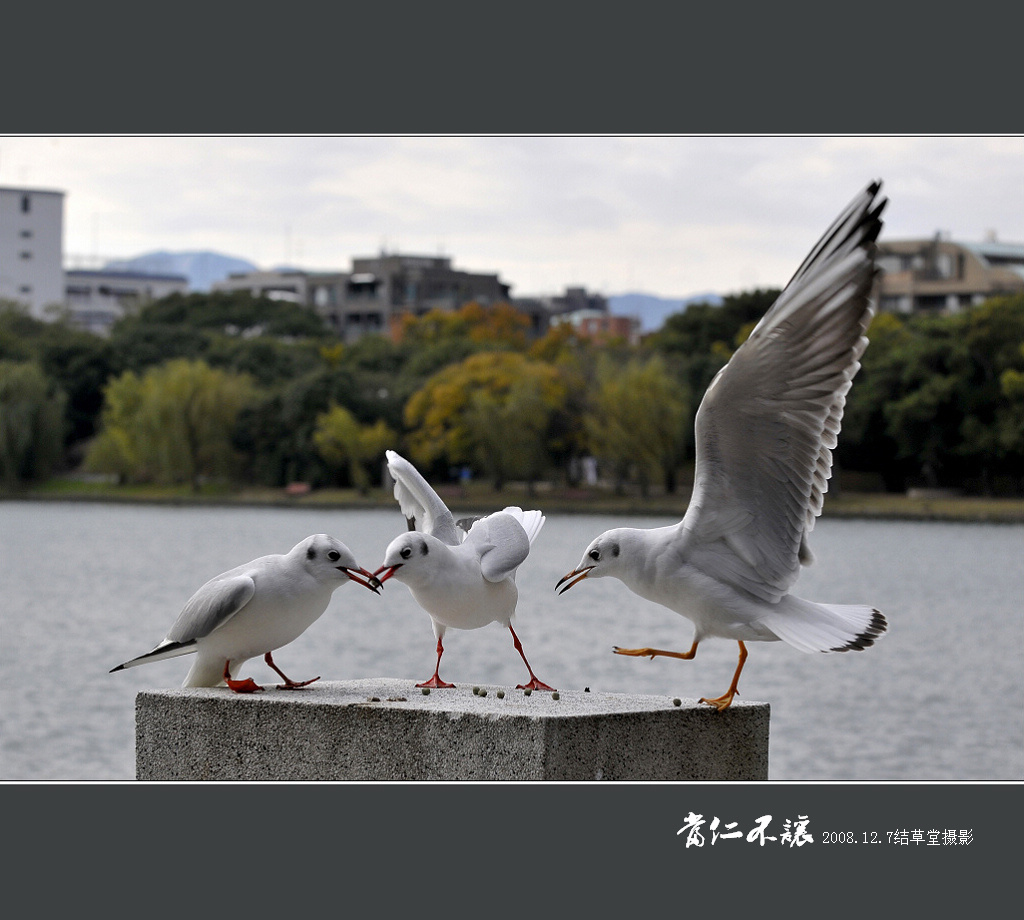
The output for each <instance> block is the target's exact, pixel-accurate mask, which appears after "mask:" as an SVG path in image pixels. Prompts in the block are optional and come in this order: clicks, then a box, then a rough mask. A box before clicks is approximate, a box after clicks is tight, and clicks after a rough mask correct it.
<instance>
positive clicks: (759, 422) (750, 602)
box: [555, 182, 888, 711]
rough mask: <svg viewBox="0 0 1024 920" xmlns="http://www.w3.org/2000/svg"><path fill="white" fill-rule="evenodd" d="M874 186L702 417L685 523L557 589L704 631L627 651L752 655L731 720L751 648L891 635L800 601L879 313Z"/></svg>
mask: <svg viewBox="0 0 1024 920" xmlns="http://www.w3.org/2000/svg"><path fill="white" fill-rule="evenodd" d="M880 190H881V183H878V182H873V183H871V184H870V185H868V186H867V188H865V189H864V191H863V192H861V193H860V194H859V195H858V196H857V197H856V198H855V199H854V200H853V201H852V202H851V203H850V204H849V205H848V206H847V208H846V209H845V210H844V211H843V212H842V213H841V214H840V215H839V217H838V218H837V219H836V220H835V222H834V223H833V224H832V226H831V227H829V229H828V230H827V231H826V233H825V234H824V235H823V236H822V238H821V239H820V240H819V241H818V242H817V244H816V245H815V246H814V247H813V249H812V250H811V252H810V253H809V254H808V256H807V258H806V259H805V260H804V262H803V264H802V265H801V266H800V267H799V268H798V269H797V271H796V273H795V274H794V275H793V277H792V279H791V280H790V281H789V284H788V285H787V286H786V288H785V289H784V290H783V291H782V293H781V294H780V295H779V297H778V299H777V300H776V301H775V303H774V304H773V305H772V307H771V308H770V309H769V310H768V312H767V313H766V314H765V315H764V317H763V318H762V319H761V321H760V322H759V323H758V324H757V325H756V326H755V328H754V330H753V331H752V332H751V334H750V336H749V338H748V339H747V340H746V342H744V343H743V344H742V345H741V346H740V347H739V348H738V349H737V350H736V352H735V353H734V354H733V355H732V357H731V358H730V359H729V362H728V363H727V364H726V365H725V367H723V368H722V370H721V371H719V373H718V375H717V376H716V377H715V378H714V380H712V382H711V384H710V386H709V387H708V389H707V392H706V393H705V394H704V399H703V400H702V402H701V404H700V407H699V408H698V411H697V417H696V424H695V430H696V467H695V473H694V487H693V495H692V498H691V500H690V504H689V507H688V509H687V511H686V514H685V516H684V517H683V519H682V521H680V522H679V523H677V524H673V525H670V526H668V527H659V528H652V529H637V528H618V529H614V530H609V531H607V532H605V533H603V534H601V535H600V536H599V537H597V539H595V540H594V541H593V542H592V543H591V544H590V545H589V546H588V547H587V549H586V551H585V552H584V554H583V558H582V560H581V561H580V564H579V565H578V566H577V567H576V568H575V569H573V570H572V571H571V572H569V573H568V574H567V575H565V576H564V577H563V578H562V579H561V580H560V581H559V582H558V584H557V585H556V586H555V587H556V589H560V591H559V593H564V592H565V591H567V590H568V589H569V588H571V587H573V586H574V585H577V584H579V583H580V582H581V581H583V580H584V579H586V578H597V577H600V576H612V577H615V578H618V579H619V580H621V581H622V582H623V583H624V584H625V585H626V586H627V587H628V588H629V589H630V590H631V591H633V592H634V593H636V594H638V595H639V596H640V597H643V598H645V599H647V600H650V601H653V602H654V603H656V604H661V605H662V606H664V607H667V608H669V609H670V610H674V611H675V612H676V613H679V614H682V615H683V616H684V617H686V618H687V619H689V620H691V621H692V623H693V626H694V633H693V644H692V646H691V647H690V649H689V651H685V652H673V651H664V650H662V649H655V648H631V649H626V648H615V649H614V651H615V652H616V653H617V654H619V655H630V656H635V657H649V658H652V659H653V658H655V657H657V656H659V655H660V656H668V657H672V658H682V659H692V658H693V657H694V656H695V655H696V653H697V646H698V645H699V644H700V643H701V642H702V641H703V640H705V639H708V638H712V637H717V638H721V639H731V640H734V641H736V642H737V643H738V644H739V663H738V665H737V667H736V671H735V673H734V674H733V678H732V683H731V684H730V685H729V688H728V690H727V691H726V692H725V693H724V694H722V696H719V697H715V698H714V699H706V698H702V699H701V702H703V703H709V704H711V705H712V706H714V707H716V708H717V709H718V710H719V711H721V710H724V709H726V708H728V707H729V706H730V705H731V703H732V701H733V697H734V696H735V695H736V692H737V685H738V683H739V679H740V673H741V672H742V670H743V665H744V662H745V661H746V658H747V649H746V645H745V644H744V643H746V642H773V641H778V640H782V641H784V642H787V643H788V644H789V645H792V646H793V647H795V648H798V649H801V650H802V651H808V652H811V651H818V652H845V651H848V650H851V649H857V650H859V649H865V648H867V647H869V646H870V645H872V644H873V643H874V641H875V639H876V638H878V637H879V636H880V635H881V634H882V633H883V632H885V630H886V629H887V626H888V624H887V622H886V619H885V617H884V616H883V615H882V613H881V612H879V611H878V610H876V609H875V608H874V607H871V606H866V605H840V604H821V603H815V602H813V601H808V600H804V599H803V598H800V597H797V596H796V595H794V594H790V593H789V592H790V589H791V588H792V586H793V584H794V582H795V581H796V580H797V577H798V575H799V573H800V566H801V564H803V565H807V564H809V563H810V562H811V560H812V555H811V552H810V550H809V548H808V544H807V537H808V534H809V533H810V532H811V530H812V528H813V527H814V522H815V519H816V518H817V517H818V515H819V514H820V513H821V509H822V503H823V500H824V495H825V491H826V489H827V488H828V479H829V477H830V476H831V472H832V450H833V448H835V446H836V443H837V437H838V435H839V428H840V422H841V420H842V416H843V408H844V406H845V403H846V395H847V393H848V392H849V390H850V386H851V383H852V381H853V378H854V375H855V374H856V373H857V371H858V369H859V368H860V357H861V355H862V354H863V352H864V349H865V348H866V346H867V343H868V342H867V338H866V335H865V333H866V331H867V328H868V324H869V322H870V321H871V317H872V315H873V312H874V307H873V303H872V287H873V285H874V282H875V277H876V273H877V269H876V267H875V241H876V240H877V238H878V234H879V232H880V230H881V227H882V221H881V218H880V215H881V212H882V209H883V208H884V207H885V205H886V199H884V198H879V192H880Z"/></svg>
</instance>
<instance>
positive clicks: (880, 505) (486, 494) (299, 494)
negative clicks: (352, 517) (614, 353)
mask: <svg viewBox="0 0 1024 920" xmlns="http://www.w3.org/2000/svg"><path fill="white" fill-rule="evenodd" d="M435 488H436V489H437V492H438V494H439V495H440V496H441V497H442V498H443V499H444V501H445V502H446V503H447V504H448V506H449V507H450V508H451V509H452V511H453V512H456V513H460V512H467V513H487V512H489V511H494V510H497V509H499V508H503V507H505V506H506V505H520V506H522V507H531V508H539V509H540V510H542V511H544V512H545V513H546V514H608V515H613V514H614V515H629V516H636V515H644V516H653V517H676V518H681V517H682V515H683V514H684V513H685V511H686V507H687V503H688V502H689V497H690V492H689V489H688V488H686V489H680V490H679V491H678V492H677V493H674V494H666V493H661V492H659V493H655V492H653V491H652V492H651V493H650V494H648V495H646V496H644V495H641V494H639V493H638V492H627V493H622V494H617V493H616V492H615V491H614V490H613V489H611V488H602V487H587V488H583V487H580V488H571V487H567V486H563V485H554V484H550V483H537V484H535V486H534V487H533V489H532V490H531V489H530V488H528V487H527V485H526V484H525V483H507V484H506V485H505V487H504V488H502V489H501V490H495V489H494V488H493V487H492V486H491V485H490V484H489V483H487V482H483V481H476V482H471V483H468V484H455V483H452V484H443V485H438V486H435ZM2 501H89V502H108V503H138V504H146V503H149V504H162V505H168V504H170V505H201V506H216V505H224V506H228V507H244V506H253V507H261V506H268V507H294V508H319V509H346V508H359V509H367V508H380V509H395V508H396V507H397V505H396V503H395V500H394V498H393V497H392V495H391V492H390V490H389V489H384V488H376V489H370V490H368V491H367V492H365V493H361V492H358V491H357V490H355V489H334V488H325V489H309V490H304V489H295V488H292V489H272V488H262V487H261V488H250V487H234V488H229V487H226V486H204V487H203V488H202V489H201V490H200V491H199V492H194V491H192V490H191V489H190V488H189V487H187V486H180V487H171V486H152V485H148V486H135V485H133V486H117V485H111V484H109V483H96V482H81V481H77V480H70V479H57V480H52V481H50V482H49V483H46V484H44V485H39V486H36V487H34V488H31V489H25V490H17V491H5V492H2V493H0V502H2ZM821 516H822V518H823V519H828V518H851V517H854V518H872V519H883V520H884V519H891V520H913V521H962V522H984V523H1004V524H1021V523H1024V498H995V497H985V496H965V495H957V494H954V493H947V492H942V491H935V492H929V491H924V490H920V491H912V492H909V493H906V494H898V493H882V492H857V491H851V490H843V491H838V492H830V493H828V494H827V495H826V496H825V506H824V510H823V512H822V515H821Z"/></svg>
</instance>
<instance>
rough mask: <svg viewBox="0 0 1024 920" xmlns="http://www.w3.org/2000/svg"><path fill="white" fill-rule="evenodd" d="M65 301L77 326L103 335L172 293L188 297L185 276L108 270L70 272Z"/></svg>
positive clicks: (66, 277)
mask: <svg viewBox="0 0 1024 920" xmlns="http://www.w3.org/2000/svg"><path fill="white" fill-rule="evenodd" d="M64 279H65V280H64V301H65V304H66V306H67V313H68V319H69V320H70V322H71V323H73V324H74V325H75V326H78V327H80V328H82V329H87V330H89V331H90V332H95V333H97V334H99V335H103V334H105V333H106V332H108V331H109V330H110V327H111V326H112V325H113V324H114V322H116V321H117V320H118V319H120V318H121V317H122V316H124V315H125V313H130V312H132V311H133V310H137V309H138V308H139V307H141V306H142V305H143V304H146V303H148V302H150V301H153V300H159V299H160V298H161V297H167V296H168V295H170V294H187V293H188V289H189V288H188V285H189V282H188V278H186V277H185V276H184V275H158V274H150V273H148V272H132V271H113V270H108V269H99V270H89V269H68V271H66V272H65V273H64Z"/></svg>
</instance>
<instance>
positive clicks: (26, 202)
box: [21, 195, 32, 214]
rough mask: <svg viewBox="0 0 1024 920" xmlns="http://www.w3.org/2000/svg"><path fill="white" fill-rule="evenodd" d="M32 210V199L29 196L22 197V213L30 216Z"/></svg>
mask: <svg viewBox="0 0 1024 920" xmlns="http://www.w3.org/2000/svg"><path fill="white" fill-rule="evenodd" d="M31 210H32V199H31V198H29V197H28V195H22V196H21V213H22V214H28V212H29V211H31Z"/></svg>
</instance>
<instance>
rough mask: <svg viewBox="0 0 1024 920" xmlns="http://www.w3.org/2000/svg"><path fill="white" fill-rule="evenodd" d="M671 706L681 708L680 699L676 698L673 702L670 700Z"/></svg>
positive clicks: (681, 702)
mask: <svg viewBox="0 0 1024 920" xmlns="http://www.w3.org/2000/svg"><path fill="white" fill-rule="evenodd" d="M672 705H673V706H682V705H683V701H682V700H681V699H679V697H678V696H677V697H676V698H675V699H674V700H672Z"/></svg>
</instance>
